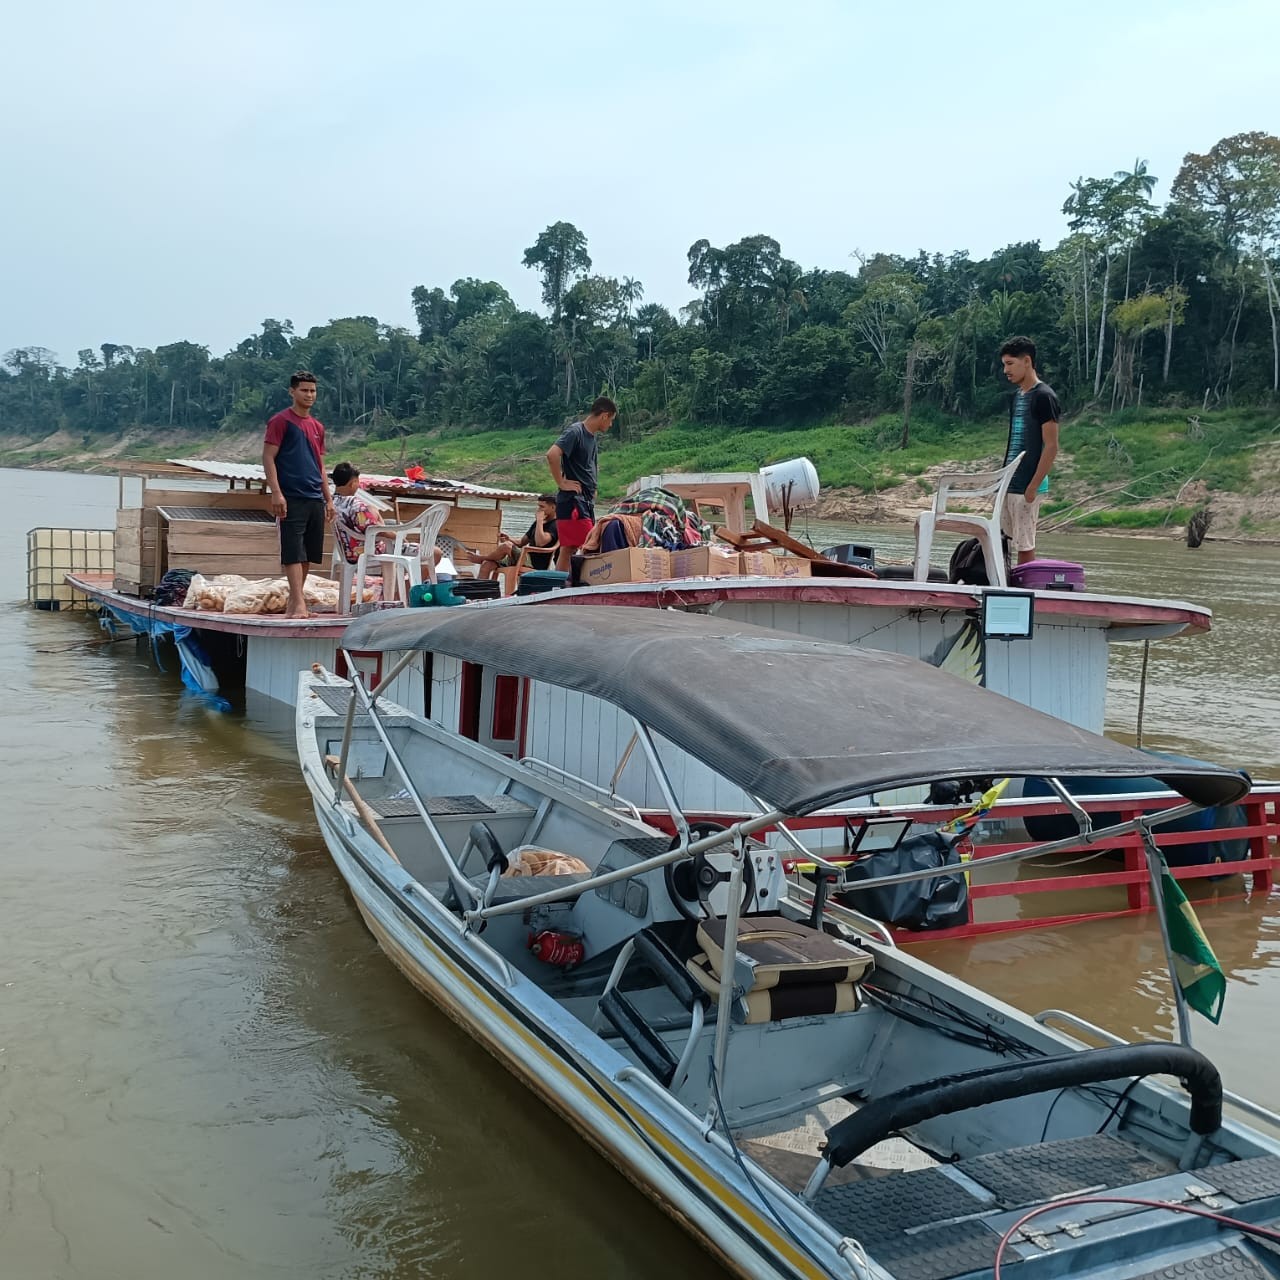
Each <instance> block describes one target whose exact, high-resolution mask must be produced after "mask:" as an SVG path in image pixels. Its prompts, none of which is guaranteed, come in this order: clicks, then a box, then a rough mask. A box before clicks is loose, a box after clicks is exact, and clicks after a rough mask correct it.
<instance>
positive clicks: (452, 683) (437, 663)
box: [419, 653, 462, 733]
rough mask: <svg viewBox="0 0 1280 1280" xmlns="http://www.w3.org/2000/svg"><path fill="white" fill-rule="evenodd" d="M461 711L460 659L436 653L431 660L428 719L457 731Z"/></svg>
mask: <svg viewBox="0 0 1280 1280" xmlns="http://www.w3.org/2000/svg"><path fill="white" fill-rule="evenodd" d="M419 709H421V704H419ZM461 711H462V660H461V659H460V658H450V657H448V656H446V655H445V654H443V653H437V654H435V655H434V656H433V658H432V662H431V716H430V719H432V720H434V721H435V722H436V724H439V725H443V726H444V728H446V729H451V730H452V731H453V732H454V733H457V731H458V725H459V723H460V715H461Z"/></svg>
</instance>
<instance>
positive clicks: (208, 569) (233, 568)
mask: <svg viewBox="0 0 1280 1280" xmlns="http://www.w3.org/2000/svg"><path fill="white" fill-rule="evenodd" d="M169 568H170V569H192V570H195V571H196V572H198V573H202V574H204V575H205V576H206V577H213V576H214V575H215V574H219V573H234V574H238V575H239V576H240V577H242V578H280V577H283V576H284V570H283V569H282V568H281V566H280V556H279V554H278V553H277V554H275V555H270V556H242V555H235V556H215V555H204V554H201V555H192V556H188V555H172V554H171V555H170V557H169Z"/></svg>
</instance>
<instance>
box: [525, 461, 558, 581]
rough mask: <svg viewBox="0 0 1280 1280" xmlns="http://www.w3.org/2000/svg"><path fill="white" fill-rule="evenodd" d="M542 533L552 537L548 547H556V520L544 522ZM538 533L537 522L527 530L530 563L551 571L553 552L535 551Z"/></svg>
mask: <svg viewBox="0 0 1280 1280" xmlns="http://www.w3.org/2000/svg"><path fill="white" fill-rule="evenodd" d="M543 439H544V440H545V439H546V437H545V436H544V437H543ZM542 532H543V533H546V534H549V535H550V536H551V542H550V543H549V544H548V545H549V546H554V545H555V540H556V522H555V521H554V520H544V521H543V522H542ZM537 533H538V522H537V521H536V520H535V521H534V522H533V523H532V524H531V525H530V526H529V527H528V529H526V530H525V535H524V545H525V546H526V547H528V548H529V563H530V565H532V566H533V568H535V569H550V568H551V552H550V551H538V550H535V548H536V546H537V544H536V543H535V542H534V538H535V537H536V536H537Z"/></svg>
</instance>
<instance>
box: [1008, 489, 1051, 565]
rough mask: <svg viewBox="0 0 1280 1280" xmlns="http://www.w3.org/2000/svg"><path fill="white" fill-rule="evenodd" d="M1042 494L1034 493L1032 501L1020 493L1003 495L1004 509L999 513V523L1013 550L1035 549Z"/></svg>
mask: <svg viewBox="0 0 1280 1280" xmlns="http://www.w3.org/2000/svg"><path fill="white" fill-rule="evenodd" d="M1043 496H1044V495H1043V494H1039V493H1037V494H1036V499H1035V501H1034V502H1028V501H1027V500H1026V498H1025V497H1024V496H1023V494H1021V493H1006V494H1005V495H1004V510H1003V511H1002V512H1001V513H1000V524H1001V526H1002V528H1003V529H1004V531H1005V533H1007V534H1008V535H1009V541H1010V542H1011V543H1013V549H1014V550H1015V551H1034V550H1035V549H1036V524H1037V523H1038V521H1039V519H1040V499H1041V498H1042V497H1043Z"/></svg>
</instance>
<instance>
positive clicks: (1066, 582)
mask: <svg viewBox="0 0 1280 1280" xmlns="http://www.w3.org/2000/svg"><path fill="white" fill-rule="evenodd" d="M1009 585H1010V586H1011V587H1021V588H1023V589H1024V590H1029V591H1083V590H1084V565H1081V564H1072V563H1071V561H1070V560H1028V561H1027V563H1026V564H1015V565H1014V566H1013V567H1012V568H1011V569H1010V570H1009Z"/></svg>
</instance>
